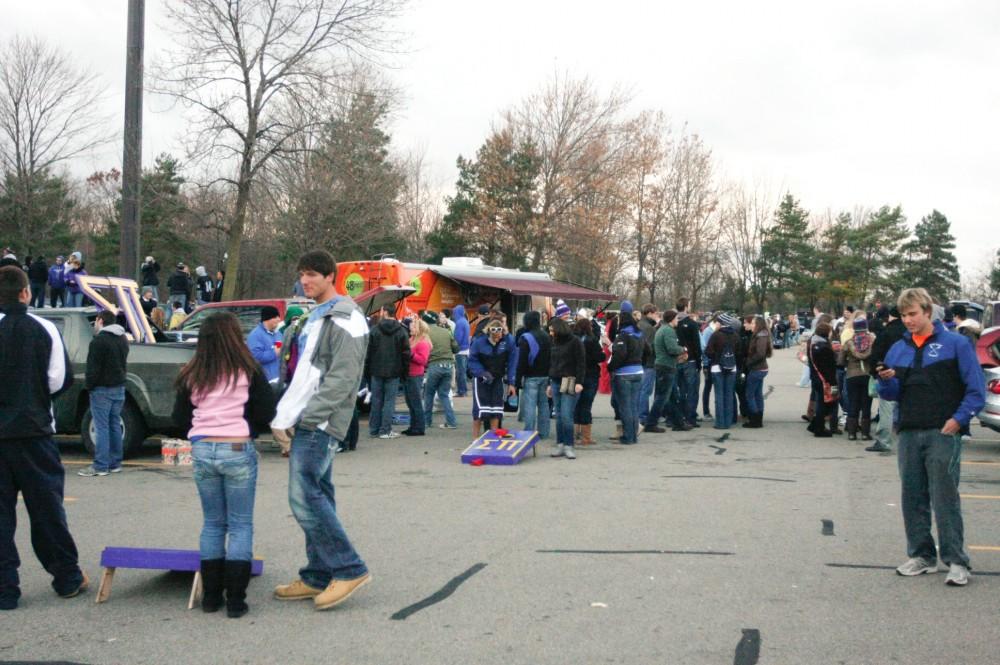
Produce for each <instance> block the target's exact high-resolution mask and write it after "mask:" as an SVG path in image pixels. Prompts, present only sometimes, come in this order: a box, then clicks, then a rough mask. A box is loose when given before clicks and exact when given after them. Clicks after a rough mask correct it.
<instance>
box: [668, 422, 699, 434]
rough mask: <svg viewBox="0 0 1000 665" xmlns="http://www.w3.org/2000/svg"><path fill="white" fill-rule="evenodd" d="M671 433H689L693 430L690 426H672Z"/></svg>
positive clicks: (684, 424)
mask: <svg viewBox="0 0 1000 665" xmlns="http://www.w3.org/2000/svg"><path fill="white" fill-rule="evenodd" d="M670 429H671V431H672V432H690V431H691V430H693V429H694V427H692V426H691V425H689V424H687V423H683V424H681V425H674V426H673V427H671V428H670Z"/></svg>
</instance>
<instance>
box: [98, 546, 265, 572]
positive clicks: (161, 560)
mask: <svg viewBox="0 0 1000 665" xmlns="http://www.w3.org/2000/svg"><path fill="white" fill-rule="evenodd" d="M101 565H102V566H104V567H105V568H146V569H148V570H178V571H185V572H189V573H195V572H198V570H200V569H201V555H200V554H199V553H198V550H158V549H149V548H146V547H105V548H104V551H103V552H101ZM263 572H264V561H263V559H254V560H253V561H252V562H251V563H250V574H251V575H260V574H261V573H263Z"/></svg>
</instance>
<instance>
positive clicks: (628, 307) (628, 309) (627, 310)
mask: <svg viewBox="0 0 1000 665" xmlns="http://www.w3.org/2000/svg"><path fill="white" fill-rule="evenodd" d="M621 312H622V314H631V313H632V303H630V302H629V301H628V300H622V306H621Z"/></svg>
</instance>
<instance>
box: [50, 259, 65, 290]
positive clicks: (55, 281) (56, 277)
mask: <svg viewBox="0 0 1000 665" xmlns="http://www.w3.org/2000/svg"><path fill="white" fill-rule="evenodd" d="M64 267H65V264H63V265H61V266H52V267H51V268H49V286H51V287H52V288H53V289H65V288H66V276H65V275H63V268H64Z"/></svg>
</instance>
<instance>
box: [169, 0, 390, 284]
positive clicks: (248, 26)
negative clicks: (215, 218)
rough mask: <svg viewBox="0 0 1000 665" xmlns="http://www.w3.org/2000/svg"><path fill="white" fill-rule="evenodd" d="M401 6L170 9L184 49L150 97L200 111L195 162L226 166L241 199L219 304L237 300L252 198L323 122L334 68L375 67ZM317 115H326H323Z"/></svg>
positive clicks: (297, 0) (333, 2)
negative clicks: (346, 63)
mask: <svg viewBox="0 0 1000 665" xmlns="http://www.w3.org/2000/svg"><path fill="white" fill-rule="evenodd" d="M404 2H405V0H173V2H171V3H170V4H169V5H168V8H167V15H168V17H169V19H170V21H171V22H172V25H173V30H174V34H175V38H176V41H177V44H178V47H177V48H176V49H175V50H174V51H173V52H172V53H171V54H170V55H169V56H168V57H167V58H166V60H165V61H164V62H162V63H161V64H160V66H159V67H157V69H156V76H155V78H156V83H155V86H154V89H153V91H154V92H158V93H161V94H165V95H168V96H171V97H173V98H175V99H177V100H180V102H181V103H182V104H184V105H185V106H187V107H188V108H190V109H192V110H193V111H194V115H195V118H196V120H197V125H196V126H195V128H194V131H193V132H192V135H191V141H192V145H191V152H192V157H195V158H199V159H205V160H218V161H219V163H222V164H229V169H230V172H229V175H227V176H224V177H222V178H220V179H221V180H222V181H224V182H226V183H228V184H229V185H230V186H231V187H233V189H234V190H235V191H236V199H235V204H234V210H233V212H232V221H231V223H230V225H229V240H228V249H229V251H228V256H229V258H228V263H227V267H228V272H227V279H226V284H225V290H224V293H223V297H224V298H226V299H231V298H232V297H233V295H234V294H235V293H236V291H237V282H238V279H239V267H240V252H241V249H242V244H243V239H244V231H245V227H246V222H247V212H248V206H249V204H250V197H251V188H252V186H253V183H254V181H255V179H256V178H257V177H258V175H259V174H260V172H261V169H262V168H264V166H265V165H266V164H267V163H268V161H269V160H270V159H271V158H273V157H274V156H275V155H279V154H282V153H284V152H288V151H292V150H296V149H301V146H298V145H296V138H297V137H299V136H300V135H301V134H302V133H303V132H305V131H307V130H308V129H309V128H310V127H313V126H315V125H316V124H318V123H320V122H322V120H323V118H322V115H317V114H316V113H314V109H313V106H314V105H313V102H314V100H315V99H316V98H317V94H316V93H317V92H318V91H320V90H322V89H324V88H327V87H330V86H335V84H336V80H337V72H338V67H337V64H338V58H342V57H343V56H345V55H348V54H353V55H357V56H360V57H362V58H370V59H377V58H378V57H379V56H380V55H382V54H385V53H387V52H388V50H389V49H390V48H391V45H392V43H393V35H392V34H391V33H389V32H388V31H387V24H388V22H389V21H390V20H391V19H393V18H395V16H396V15H397V14H398V13H399V11H400V9H401V8H402V6H403V4H404ZM318 110H321V109H318Z"/></svg>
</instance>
